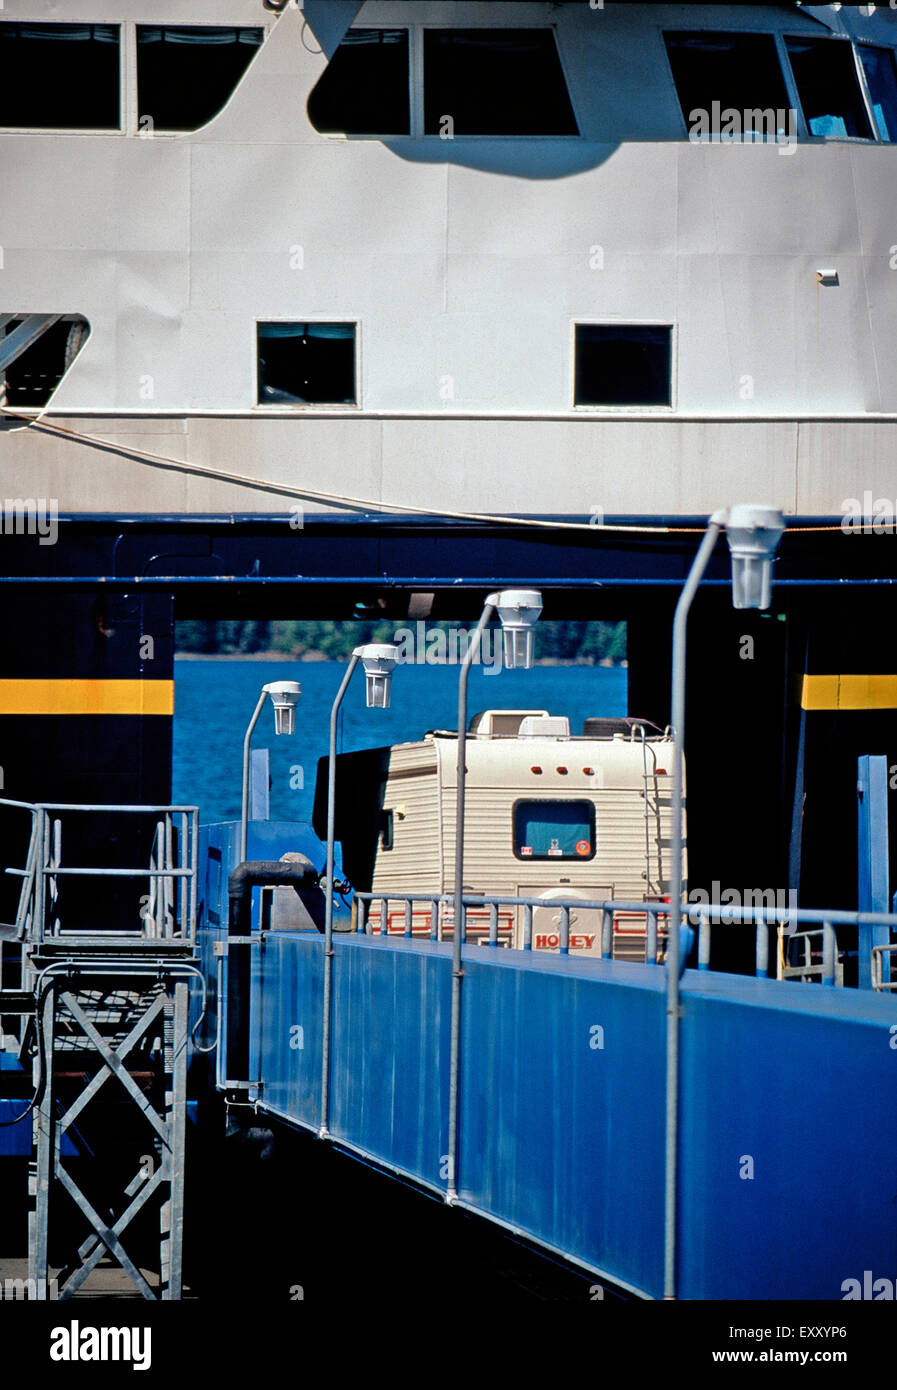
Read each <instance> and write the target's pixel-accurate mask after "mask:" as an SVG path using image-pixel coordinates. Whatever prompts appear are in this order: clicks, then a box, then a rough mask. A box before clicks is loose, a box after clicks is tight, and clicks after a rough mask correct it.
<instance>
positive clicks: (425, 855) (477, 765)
mask: <svg viewBox="0 0 897 1390" xmlns="http://www.w3.org/2000/svg"><path fill="white" fill-rule="evenodd" d="M673 752H674V744H673V741H672V738H671V737H670V735H669V733H668V732H667V733H659V732H658V733H657V734H656V735H651V736H649V734H648V731H647V729H646V727H645V726H644V725H643V724H641V723H640V722H638V721H637V720H634V719H588V720H586V722H585V727H584V730H583V733H582V734H580V735H572V734H571V733H570V724H569V720H568V719H567V718H566V717H563V716H562V717H558V716H553V715H550V714H549V712H548V711H547V710H544V709H543V710H535V709H534V710H506V709H501V710H499V709H493V710H486V711H484V712H482V713H480V714H477V715H474V717H473V719H472V720H471V722H470V730H469V733H468V740H467V750H466V763H467V781H466V808H465V831H466V836H465V859H464V887H465V891H468V890H469V891H470V893H471V894H484V895H488V896H490V897H499V898H501V897H506V898H518V897H519V898H530V899H539V900H542V901H543V902H544V903H545V904H546V905H545V906H544V907H542V906H538V905H537V906H535V908H534V910H533V915H532V944H533V947H534V948H535V949H536V950H549V951H550V950H558V949H559V947H560V916H561V914H560V910H559V908H557V907H554V906H552V905H551V904H552V903H553V902H557V901H564V900H570V899H572V900H574V901H581V902H582V903H583V907H582V909H580V910H577V909H576V908H574V909H573V910H572V911H571V913H570V928H569V930H570V942H569V944H570V950H571V953H573V952H575V953H577V954H591V955H599V954H600V953H601V923H602V915H601V912H600V911H599V910H598V909H596V908H588V907H586V904H587V903H589V902H601V901H606V900H609V899H616V900H618V901H620V902H630V903H631V902H642V901H645V900H649V901H650V900H654V901H662V900H664V899H665V898H666V897H667V895H668V892H669V877H670V859H669V845H670V829H671V800H672V780H673V778H672V774H673ZM322 768H323V770H324V772H325V777H322V776H321V775H320V774H319V787H320V786H321V785H322V782H323V781H324V780H325V778H326V761H323V763H322ZM337 785H338V794H337V803H338V806H341V807H342V811H341V813H338V820H337V838H338V839H339V840H340V841H341V844H342V851H343V866H344V869H345V871H346V873H347V874H348V876H349V878H350V880H351V881H352V883H353V886H354V887H355V888H356V889H358V890H365V891H371V892H372V893H373V894H375V895H376V898H379V899H380V901H377V900H376V898H375V900H374V901H373V902H372V904H371V908H370V915H369V924H370V926H371V927H372V929H373V930H375V931H379V930H380V926H381V916H382V911H383V907H382V903H383V901H384V900H385V901H386V903H387V930H388V931H389V932H390V933H394V934H402V933H403V932H404V931H405V929H406V920H405V906H404V903H402V902H401V901H400V900H399V899H400V897H401V896H402V895H404V894H410V893H415V894H429V893H432V894H434V895H438V894H443V893H450V892H451V891H452V889H453V886H454V872H455V805H456V796H457V734H456V733H454V732H446V731H443V730H435V731H433V732H430V733H428V734H427V735H426V736H425V737H424V738H423V739H421V740H420V741H419V742H415V743H402V744H397V745H396V746H394V747H392V748H382V749H375V750H372V751H368V752H363V753H345V754H341V755H340V756H339V757H338V759H337ZM432 912H433V908H432V905H431V904H430V903H428V902H418V903H416V904H415V905H414V910H413V917H412V934H413V935H429V934H430V932H431V927H432ZM524 923H525V909H524V908H523V907H521V906H514V905H511V904H503V905H501V907H500V909H499V921H498V935H499V941H500V942H501V944H503V945H511V946H514V947H520V946H522V945H523V940H524ZM489 925H490V924H489V909H488V907H483V908H479V907H471V908H469V909H468V938H469V939H471V940H473V941H478V940H483V939H484V938H487V937H488V933H489ZM659 925H660V939H661V943H662V941H663V939H664V937H665V926H666V923H665V919H664V917H661V918H660V923H659ZM451 928H452V912H451V906H450V904H445V905H444V906H443V910H442V912H441V914H440V916H439V920H438V923H437V934H438V935H439V936H440V937H445V936H449V937H450V936H451ZM645 943H646V919H645V914H644V913H635V912H624V911H621V912H619V913H614V920H613V954H614V956H615V957H618V958H620V957H622V958H628V959H644V958H645V949H646V945H645Z"/></svg>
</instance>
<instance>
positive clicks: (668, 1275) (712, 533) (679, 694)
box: [663, 512, 725, 1299]
mask: <svg viewBox="0 0 897 1390" xmlns="http://www.w3.org/2000/svg"><path fill="white" fill-rule="evenodd" d="M724 520H725V514H724V513H722V512H714V514H713V516H712V517H711V518H710V521H709V524H708V526H707V530H706V531H705V532H704V536H703V538H702V540H701V544H700V545H699V546H698V552H697V554H696V556H695V558H694V562H693V564H692V567H691V569H690V571H689V574H688V578H687V579H686V581H685V587H684V588H683V590H682V593H681V594H680V595H679V602H678V603H677V604H676V613H675V616H674V618H673V682H672V692H671V694H672V698H671V707H672V726H673V740H674V743H673V826H672V831H673V833H672V839H671V854H672V864H671V878H670V884H671V886H670V929H669V936H668V939H667V963H666V968H667V980H666V984H667V1001H666V1012H667V1017H666V1025H667V1027H666V1033H667V1038H666V1044H667V1045H666V1066H667V1073H666V1163H665V1175H666V1178H665V1190H664V1240H663V1247H664V1259H663V1264H664V1295H663V1296H664V1298H667V1299H670V1298H675V1297H676V1205H677V1203H676V1180H677V1173H676V1159H677V1153H676V1149H677V1144H678V1135H679V930H680V927H681V925H682V843H683V835H682V799H683V782H684V777H683V770H684V769H683V745H684V739H685V655H686V631H687V624H688V613H689V609H690V608H691V604H692V599H693V598H694V596H695V594H696V593H697V590H698V585H699V584H700V582H701V577H702V575H703V573H704V570H705V569H706V568H707V563H708V561H709V559H710V556H711V555H712V554H713V549H714V546H715V545H716V542H717V538H718V536H719V533H720V529H721V525H722V523H723V521H724Z"/></svg>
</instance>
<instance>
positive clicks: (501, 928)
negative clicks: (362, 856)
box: [354, 892, 670, 963]
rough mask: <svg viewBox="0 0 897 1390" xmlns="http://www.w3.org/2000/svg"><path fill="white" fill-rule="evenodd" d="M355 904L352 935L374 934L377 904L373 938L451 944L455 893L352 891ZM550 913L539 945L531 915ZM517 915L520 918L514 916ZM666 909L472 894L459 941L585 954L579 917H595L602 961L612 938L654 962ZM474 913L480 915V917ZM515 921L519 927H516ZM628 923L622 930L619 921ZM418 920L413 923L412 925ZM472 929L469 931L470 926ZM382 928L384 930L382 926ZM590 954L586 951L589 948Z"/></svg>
mask: <svg viewBox="0 0 897 1390" xmlns="http://www.w3.org/2000/svg"><path fill="white" fill-rule="evenodd" d="M354 900H355V902H356V903H357V904H358V907H357V909H356V910H355V930H356V932H361V933H370V934H375V926H374V922H373V920H372V919H373V917H374V913H373V911H372V909H373V906H374V904H379V909H378V912H377V914H376V934H379V935H386V936H403V937H413V936H427V937H429V939H430V940H432V941H444V940H446V939H449V940H450V939H451V937H452V934H453V931H454V905H455V895H454V894H453V893H384V892H379V893H373V892H372V893H364V892H356V893H355V895H354ZM391 904H399V905H400V907H399V911H398V914H397V913H395V912H393V911H391V907H390V905H391ZM416 904H422V905H423V907H424V909H425V910H424V911H423V912H420V911H418V912H416V911H415V905H416ZM537 911H542V912H545V911H548V912H550V913H551V914H552V916H556V917H557V930H556V931H551V932H545V933H542V935H544V936H546V937H548V938H549V939H550V941H551V943H552V944H550V945H548V944H546V945H542V944H540V940H539V934H538V933H535V932H534V929H533V914H534V913H535V912H537ZM518 912H519V914H520V915H519V918H518V917H517V914H518ZM669 912H670V908H669V904H668V903H664V902H652V901H646V902H625V901H622V900H621V899H617V898H613V899H608V900H602V901H597V900H596V901H591V900H589V899H587V898H586V899H584V898H522V897H515V896H505V895H503V894H502V895H495V896H493V895H490V894H483V893H471V894H467V893H465V895H464V922H463V925H462V937H463V940H464V941H465V942H469V944H471V945H474V944H479V945H486V946H507V945H510V944H512V943H513V940H514V937H515V935H516V936H518V937H519V941H520V945H519V948H518V949H520V950H524V951H531V950H533V949H534V948H535V949H536V950H558V951H559V952H560V954H561V955H568V954H569V953H570V951H571V949H572V950H580V949H583V947H582V946H581V945H577V940H576V938H577V936H579V937H582V936H588V935H589V933H587V932H584V931H580V932H575V931H573V928H574V927H575V926H577V925H578V920H579V916H580V914H584V913H589V914H599V915H600V923H599V924H597V926H596V930H595V932H594V933H593V934H592V935H591V937H590V940H595V941H597V942H598V943H599V946H598V951H597V953H593V954H598V955H600V956H601V958H602V959H611V958H612V956H613V953H614V942H615V939H618V938H620V937H623V936H625V937H629V938H630V939H631V938H635V937H637V938H639V940H643V941H644V943H645V958H646V959H647V960H649V961H651V962H654V963H660V961H661V960H662V959H663V955H662V946H663V942H664V940H665V937H666V926H665V925H661V919H662V918H663V919H667V918H668V917H669ZM476 914H479V915H478V916H477V915H476ZM396 916H399V917H400V918H401V925H400V926H398V927H393V925H392V920H393V918H394V917H396ZM515 918H516V919H517V921H519V922H520V926H519V928H518V927H517V926H516V925H515ZM618 918H619V920H620V921H621V922H624V921H625V922H626V924H627V925H626V927H625V928H623V929H622V930H621V929H620V927H618V926H617V919H618ZM641 918H644V920H645V927H644V930H641V929H638V928H635V927H633V925H632V923H633V919H641ZM415 919H416V920H415ZM472 921H473V922H474V923H475V925H474V926H471V922H472ZM384 923H385V924H386V928H385V931H384V926H383V924H384ZM587 949H590V948H587Z"/></svg>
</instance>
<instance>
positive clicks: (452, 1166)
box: [445, 596, 495, 1202]
mask: <svg viewBox="0 0 897 1390" xmlns="http://www.w3.org/2000/svg"><path fill="white" fill-rule="evenodd" d="M490 597H491V596H490ZM494 613H495V604H494V603H491V602H490V601H489V599H487V600H486V603H485V605H484V606H483V611H482V613H481V614H480V621H479V622H478V623H477V625H476V628H475V630H474V634H473V638H472V639H471V642H470V645H469V646H468V648H467V651H466V652H465V653H464V659H463V660H462V662H461V670H460V673H459V676H458V770H457V783H458V785H457V797H456V802H455V922H454V929H453V931H452V1024H451V1056H450V1061H449V1133H448V1188H447V1190H446V1194H445V1199H446V1201H447V1202H454V1201H455V1200H456V1199H457V1196H458V1173H457V1165H458V1120H459V1113H458V1108H459V1094H458V1076H459V1071H460V1062H461V977H462V970H461V946H462V943H463V939H464V937H465V935H466V933H465V930H464V928H465V917H464V781H465V777H466V776H467V763H466V754H467V679H468V676H469V675H470V667H471V663H472V662H473V661H475V660H476V657H477V656H478V654H479V650H480V643H481V642H482V640H483V631H484V629H485V627H486V624H487V623H488V622H489V620H490V618H491V617H492V616H493V614H494Z"/></svg>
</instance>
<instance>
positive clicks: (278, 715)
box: [240, 681, 302, 864]
mask: <svg viewBox="0 0 897 1390" xmlns="http://www.w3.org/2000/svg"><path fill="white" fill-rule="evenodd" d="M301 694H302V686H301V685H300V684H299V682H298V681H270V682H269V683H268V684H267V685H263V686H262V693H261V695H260V696H259V700H258V704H257V705H256V707H255V709H254V711H253V714H252V718H251V719H250V721H249V728H248V729H247V730H246V736H245V738H244V739H243V795H242V800H241V806H240V863H241V864H243V863H245V862H246V841H247V837H248V833H249V745H250V742H251V741H252V732H253V729H254V728H255V726H256V724H257V723H258V720H259V715H260V714H261V712H262V706H263V705H264V703H265V701H266V700H267V698H268V696H269V695H270V696H271V701H272V703H273V705H274V732H275V734H291V733H292V732H293V729H294V728H295V718H296V714H295V711H296V704H297V702H298V700H299V696H300V695H301Z"/></svg>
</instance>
